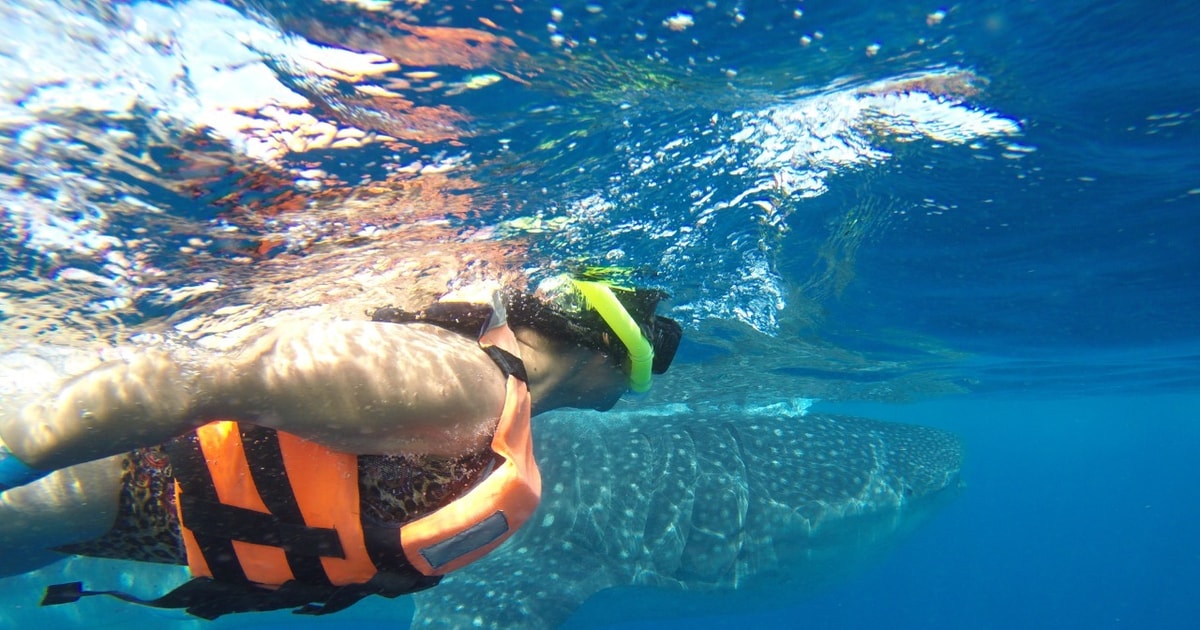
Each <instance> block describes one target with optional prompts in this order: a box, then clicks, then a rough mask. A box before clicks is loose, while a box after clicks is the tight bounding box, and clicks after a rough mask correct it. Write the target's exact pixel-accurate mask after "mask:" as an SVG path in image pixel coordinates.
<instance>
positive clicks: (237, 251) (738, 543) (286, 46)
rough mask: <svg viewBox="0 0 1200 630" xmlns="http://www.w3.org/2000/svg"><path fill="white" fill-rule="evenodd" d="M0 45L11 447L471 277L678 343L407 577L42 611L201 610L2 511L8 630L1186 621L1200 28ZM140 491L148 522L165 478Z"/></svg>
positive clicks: (736, 27) (262, 33)
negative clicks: (571, 286)
mask: <svg viewBox="0 0 1200 630" xmlns="http://www.w3.org/2000/svg"><path fill="white" fill-rule="evenodd" d="M0 20H2V23H3V25H4V32H5V33H6V37H5V40H4V42H3V43H2V44H0V396H3V399H4V400H3V402H2V403H0V429H3V428H6V427H7V426H8V425H7V424H6V423H8V422H10V421H11V420H12V418H13V417H14V414H16V413H17V412H16V411H14V410H16V409H20V408H22V407H23V405H25V404H26V403H27V402H28V401H31V400H35V399H37V397H39V396H44V395H48V392H53V391H54V390H55V388H57V387H59V386H60V384H62V383H63V382H70V381H66V380H65V379H70V378H80V376H79V375H81V374H86V373H88V371H89V370H91V369H92V368H94V367H96V366H97V365H100V364H102V363H104V362H107V361H118V362H119V361H125V360H127V359H128V357H130V356H132V355H133V354H136V353H138V352H143V351H145V352H151V351H155V350H159V349H163V348H168V349H170V348H181V347H187V348H197V349H202V350H203V351H204V352H211V353H214V355H218V356H219V355H220V354H221V353H225V352H229V351H230V350H231V349H232V348H235V347H237V345H238V344H240V343H242V342H244V341H245V340H246V339H248V338H251V337H253V336H254V335H259V334H264V331H272V330H278V329H280V328H281V327H283V326H285V325H286V324H287V322H289V321H292V320H293V319H294V318H298V317H301V318H307V319H311V320H315V321H325V322H338V321H363V320H370V319H371V318H372V315H371V314H372V313H375V312H376V309H379V308H381V307H392V306H395V307H402V308H408V309H420V308H424V307H425V306H427V305H429V304H431V303H433V302H435V301H436V300H438V299H439V298H442V297H443V296H445V295H446V294H448V293H454V292H456V291H468V290H470V289H471V287H475V286H478V285H480V284H488V285H489V286H490V285H502V286H505V287H510V288H513V289H515V290H520V291H530V292H532V291H534V290H535V289H536V288H537V287H539V286H544V285H545V283H546V282H547V281H548V280H552V279H554V278H558V277H561V276H562V275H563V274H572V275H575V276H586V277H589V278H597V279H601V280H603V282H605V283H608V284H612V285H614V286H617V287H643V288H648V289H655V290H658V291H661V292H662V293H663V294H664V295H665V296H666V297H663V298H662V301H661V302H660V303H659V304H658V314H659V315H662V316H666V317H669V318H671V319H673V320H675V321H677V322H679V324H680V325H681V326H682V329H683V337H682V341H680V342H679V345H678V349H677V351H676V352H675V355H674V362H673V363H672V364H671V367H670V369H669V370H668V371H666V373H662V374H658V373H656V374H655V375H654V377H653V386H652V387H651V388H650V389H649V391H647V392H644V393H634V392H632V391H631V392H629V393H626V394H624V395H623V396H622V397H621V400H620V402H618V403H617V404H616V406H615V407H614V408H613V409H611V410H609V411H604V412H600V411H592V410H582V411H581V410H575V409H559V410H554V411H549V412H547V413H544V414H538V415H536V416H535V417H534V418H533V419H532V444H533V451H534V453H535V454H536V461H537V466H538V468H539V469H540V477H541V500H540V504H539V505H538V507H537V511H536V512H534V513H533V514H532V516H531V517H530V518H529V520H528V521H527V522H526V523H525V524H524V525H523V526H522V527H520V529H518V530H517V531H516V533H515V534H513V535H512V537H511V538H509V539H508V540H506V541H505V542H504V543H503V544H501V545H500V546H499V547H498V548H496V549H494V550H493V551H491V552H490V553H487V554H486V555H485V556H483V557H482V558H481V559H478V560H476V561H474V562H472V563H470V564H469V565H467V566H466V567H465V568H461V569H458V570H455V571H453V572H450V573H449V574H448V575H447V576H446V577H445V578H444V579H442V581H441V582H440V583H439V584H437V585H436V586H433V587H432V588H428V589H426V590H419V591H417V592H414V593H412V594H404V595H400V596H398V597H394V598H393V597H381V596H375V595H373V596H368V597H365V598H364V599H362V601H359V602H357V603H355V604H354V605H352V606H348V607H347V608H346V609H345V610H340V611H338V612H336V613H334V614H328V615H313V614H301V615H297V614H293V612H292V611H291V610H289V609H287V608H285V609H283V610H276V611H269V612H243V613H237V614H226V615H223V616H220V617H219V618H217V619H214V620H206V619H202V618H199V617H197V616H196V615H189V614H188V613H187V612H185V611H184V610H180V609H178V608H153V607H147V606H142V605H138V604H137V603H131V602H127V601H121V599H120V598H119V597H108V596H96V597H83V598H82V599H81V600H80V601H78V602H68V603H62V604H60V605H50V606H42V605H41V602H42V599H43V595H44V594H45V593H46V591H47V588H48V587H53V586H55V585H61V584H69V583H74V582H81V583H82V584H83V586H82V588H84V589H86V590H88V591H112V592H114V593H117V594H119V595H120V596H121V597H126V598H141V599H153V598H156V597H159V596H162V595H164V594H165V593H168V592H170V591H171V590H172V589H174V588H175V587H177V586H179V585H181V584H183V583H185V582H187V581H188V579H189V570H188V569H187V568H186V567H184V566H179V565H178V564H177V562H176V560H177V557H178V555H179V553H181V551H180V550H179V549H177V548H172V549H169V550H168V551H167V552H165V555H162V557H161V558H159V559H158V560H157V561H155V562H134V561H129V560H123V559H120V558H128V557H130V555H129V553H128V549H127V548H123V547H121V545H134V546H143V545H145V546H154V545H160V544H162V541H161V540H153V539H152V537H151V538H147V539H141V540H139V539H133V540H122V541H119V542H120V544H116V543H112V542H111V541H110V540H109V539H105V538H97V541H99V542H94V543H92V544H90V545H85V546H74V547H73V546H70V545H64V546H62V548H61V549H59V551H58V552H55V551H53V550H50V549H47V550H37V551H36V552H29V551H28V550H27V547H21V545H20V541H22V540H25V539H26V538H28V537H35V538H36V537H43V538H44V539H47V540H50V539H54V540H57V539H55V538H54V536H55V535H56V532H65V531H74V530H78V529H79V528H80V527H82V526H81V523H80V522H79V521H75V520H72V517H71V516H70V515H71V514H74V513H76V512H78V513H83V512H85V511H86V510H87V509H88V508H89V506H88V505H87V503H88V501H90V499H89V498H88V496H89V495H87V493H84V492H81V491H80V489H79V488H78V487H75V486H74V485H72V482H71V479H72V477H70V476H69V475H58V474H57V473H56V475H52V476H50V477H47V478H46V479H45V481H38V482H34V483H39V484H40V483H50V482H53V483H55V484H59V485H58V486H55V487H56V490H55V493H53V498H54V500H55V501H57V502H59V503H61V507H62V508H63V509H61V510H60V512H59V513H61V514H62V515H64V516H62V518H55V519H41V520H38V519H30V518H26V517H25V516H24V515H25V514H26V512H22V509H23V507H22V506H23V505H24V501H25V494H22V492H23V491H24V488H17V489H14V490H9V491H7V492H5V493H4V495H3V496H2V497H0V518H4V519H8V522H7V523H4V522H0V550H2V551H3V552H4V553H5V555H6V556H7V557H6V558H0V575H2V576H4V577H0V628H29V627H36V626H37V625H41V626H44V627H48V628H50V627H53V628H58V627H64V628H128V627H135V626H137V625H142V624H144V625H148V626H153V627H155V628H172V629H173V628H189V629H190V628H213V629H214V630H215V629H224V628H285V627H286V628H340V627H347V628H350V627H353V628H405V627H413V628H559V627H562V628H622V629H634V628H638V629H646V628H689V629H695V628H742V627H747V626H749V625H754V624H757V625H761V626H765V627H811V628H875V627H887V628H921V629H923V630H928V629H950V628H972V629H986V628H997V629H999V628H1055V629H1066V628H1080V629H1085V628H1086V629H1102V628H1110V629H1131V628H1138V629H1141V628H1147V629H1150V628H1153V629H1173V628H1180V629H1183V628H1194V627H1197V626H1198V624H1200V597H1198V595H1200V537H1198V536H1197V535H1196V532H1197V525H1196V524H1197V522H1200V499H1198V493H1197V490H1196V482H1197V480H1198V479H1200V459H1198V458H1197V453H1198V452H1200V317H1198V312H1200V73H1197V72H1196V70H1195V69H1196V68H1200V46H1197V44H1198V43H1200V40H1197V35H1196V33H1198V32H1200V5H1196V4H1195V3H1190V2H1173V1H1165V2H1153V3H1151V2H1102V1H1085V0H1047V1H1045V2H1031V1H1015V0H1014V1H1002V0H984V1H981V2H968V3H958V4H938V3H937V2H918V1H912V0H897V1H894V2H869V1H865V0H849V1H833V0H804V1H790V2H780V1H767V0H761V1H757V0H743V1H736V0H706V1H689V2H661V1H659V2H637V1H626V2H621V1H606V0H591V1H573V0H563V1H554V2H550V1H540V0H539V1H533V2H523V1H519V0H492V1H490V2H469V1H468V2H453V1H445V2H436V1H434V2H431V1H429V0H393V1H388V0H298V1H290V2H289V1H283V0H278V1H276V0H257V1H255V0H247V1H244V2H243V1H233V0H230V1H227V2H218V1H215V0H179V1H166V0H163V1H152V0H141V1H132V2H130V1H122V2H99V1H84V0H77V1H71V0H59V1H55V2H47V1H42V0H5V1H4V2H3V3H2V4H0ZM650 310H651V311H653V306H652V307H651V309H650ZM601 314H602V315H603V314H604V313H601ZM606 321H607V318H606ZM643 340H644V338H643ZM622 341H623V342H624V343H625V345H626V346H628V345H629V343H628V342H626V341H625V338H624V337H622ZM631 361H632V359H631ZM394 366H395V367H394V369H396V370H397V371H403V370H406V369H409V370H415V369H420V368H418V367H416V366H413V365H411V364H406V363H405V361H404V358H403V357H397V358H396V360H395V363H394ZM385 369H393V368H391V367H388V368H385ZM506 400H507V399H506ZM506 405H507V402H506ZM5 448H7V447H5ZM139 457H142V459H141V460H139V461H140V462H141V463H140V464H139V465H138V466H133V465H130V467H127V468H126V469H125V473H123V474H124V475H125V476H124V477H122V483H123V484H124V486H123V487H124V488H126V489H127V492H128V493H129V494H130V496H135V497H136V496H139V494H138V493H139V492H143V493H144V492H150V490H147V488H150V489H153V488H157V487H158V486H156V485H155V484H159V483H160V480H157V479H156V478H155V477H153V476H152V475H151V476H147V477H146V478H142V477H141V476H139V471H143V470H145V469H146V467H148V466H149V467H153V466H161V465H163V462H164V461H165V460H163V459H161V457H159V456H158V455H156V454H155V453H154V452H149V453H144V454H142V455H140V456H139ZM172 459H173V458H172ZM175 463H176V464H178V462H175ZM170 464H171V462H167V463H166V464H165V465H167V466H170ZM85 465H86V464H85ZM139 466H141V467H139ZM489 470H490V469H489ZM59 479H65V480H66V481H63V482H61V483H60V482H59V481H58V480H59ZM164 487H166V486H164ZM159 489H160V490H161V488H159ZM165 491H166V492H171V491H170V490H165ZM171 496H172V497H174V496H175V495H174V494H173V493H172V494H171ZM80 497H83V498H80ZM123 497H124V495H123ZM172 500H173V499H172ZM122 501H125V499H124V498H123V499H122ZM122 505H124V503H122ZM109 518H110V519H112V518H117V516H115V515H112V516H110V517H109ZM121 518H125V516H122V517H121ZM175 527H176V529H178V525H177V524H176V525H175ZM102 533H103V530H101V531H97V532H96V534H97V536H99V535H100V534H102ZM23 536H24V537H26V538H22V537H23ZM56 544H57V543H56ZM171 544H175V543H171ZM168 546H170V545H168ZM176 547H178V545H176ZM14 549H15V550H18V551H14ZM43 551H44V557H43V556H41V555H39V554H42V553H43ZM189 551H190V549H189ZM9 554H12V555H9ZM91 556H108V557H91ZM173 559H174V560H173ZM376 595H378V594H376ZM307 612H310V613H311V612H313V611H312V610H311V609H310V610H307Z"/></svg>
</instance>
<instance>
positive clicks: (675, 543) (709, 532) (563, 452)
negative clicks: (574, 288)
mask: <svg viewBox="0 0 1200 630" xmlns="http://www.w3.org/2000/svg"><path fill="white" fill-rule="evenodd" d="M535 424H536V425H537V441H536V444H537V451H538V452H537V455H538V461H539V464H540V466H541V470H542V477H543V496H542V504H541V507H540V508H539V510H538V512H537V513H536V514H535V515H534V517H533V518H532V519H530V521H529V523H527V524H526V525H525V527H524V528H523V529H522V530H521V531H520V532H518V533H517V534H516V535H514V536H513V538H512V539H511V540H509V541H508V542H507V543H506V544H505V545H504V546H502V547H501V548H500V549H498V550H496V551H495V552H494V553H492V554H491V555H490V556H488V557H486V558H484V559H483V560H481V561H479V562H477V563H475V564H473V565H471V566H470V567H467V568H466V569H464V570H462V571H460V572H458V573H455V574H453V575H451V576H450V577H448V578H447V579H446V580H444V581H443V582H442V584H441V585H439V586H438V587H436V588H434V589H431V590H429V591H425V592H422V593H418V594H416V595H415V596H414V598H415V600H416V604H417V610H416V614H415V616H414V619H413V627H416V628H444V627H450V628H472V627H476V628H477V627H483V628H513V627H520V628H552V627H557V626H558V625H560V624H562V623H563V622H564V621H565V620H567V619H568V618H569V617H570V616H571V614H572V612H573V611H574V610H575V609H576V608H577V607H579V606H580V605H581V604H582V603H583V602H584V601H585V600H587V599H588V598H589V597H591V596H592V595H593V594H595V593H597V592H599V591H601V590H603V589H605V588H609V587H614V586H627V585H634V586H640V585H651V586H659V587H668V588H674V589H683V590H692V591H710V590H718V589H736V588H739V587H742V586H745V585H746V584H748V583H749V582H750V581H752V580H753V578H754V577H755V576H756V575H761V574H764V573H766V572H772V574H773V575H776V576H777V575H778V574H785V575H791V576H792V578H791V579H794V580H795V582H796V585H798V586H803V585H804V584H805V583H813V584H815V583H817V582H819V581H820V580H821V578H822V575H821V574H823V573H832V572H834V571H835V570H836V569H837V568H838V567H839V565H841V564H846V563H848V562H849V559H850V558H851V557H852V556H854V555H856V554H858V555H861V554H862V552H864V551H870V550H871V548H878V547H880V546H882V545H883V544H885V543H886V542H888V541H890V540H891V539H894V538H896V536H897V534H899V533H902V532H903V531H904V529H905V528H906V527H907V526H911V525H912V522H913V521H915V520H917V519H915V518H904V517H906V516H914V517H915V516H916V515H918V514H920V513H922V511H921V510H920V509H919V506H920V505H922V504H924V503H928V502H929V501H926V500H927V499H930V498H932V497H934V496H936V495H940V494H946V493H943V492H942V491H943V490H945V489H947V488H953V487H957V486H958V484H959V481H958V473H959V467H960V465H961V461H962V449H961V446H960V444H959V442H958V439H957V438H956V437H955V436H953V435H951V434H949V433H946V432H944V431H940V430H937V429H930V428H925V427H919V426H912V425H902V424H889V423H883V422H876V421H872V420H865V419H860V418H849V417H840V416H827V415H805V416H794V415H790V416H789V415H782V414H776V415H772V414H768V413H756V414H747V413H745V412H737V413H733V412H716V413H701V412H694V413H688V414H683V415H672V416H662V415H649V414H645V415H627V416H622V417H619V418H618V419H616V420H615V421H614V420H613V419H611V418H610V417H608V416H596V415H591V414H572V415H549V416H544V417H541V418H539V419H537V420H536V421H535ZM797 576H799V579H796V578H797ZM773 579H778V578H777V577H776V578H773Z"/></svg>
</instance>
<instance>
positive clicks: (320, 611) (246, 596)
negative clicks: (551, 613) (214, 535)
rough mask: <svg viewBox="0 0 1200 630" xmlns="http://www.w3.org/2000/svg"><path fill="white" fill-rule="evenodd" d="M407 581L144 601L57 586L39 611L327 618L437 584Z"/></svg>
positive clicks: (77, 585) (207, 589)
mask: <svg viewBox="0 0 1200 630" xmlns="http://www.w3.org/2000/svg"><path fill="white" fill-rule="evenodd" d="M419 578H420V579H416V580H410V579H408V578H406V576H402V575H398V574H395V573H377V574H376V575H375V576H374V577H372V578H371V579H370V580H369V581H367V582H366V583H364V584H349V585H346V586H316V585H312V584H303V583H301V582H297V581H295V580H293V581H290V582H288V583H286V584H284V585H282V586H280V587H279V588H277V589H275V590H271V589H268V588H264V587H262V586H257V585H255V584H251V583H249V582H226V581H223V580H214V579H212V578H205V577H201V578H193V579H192V580H189V581H187V582H184V583H183V584H182V585H181V586H178V587H176V588H175V589H174V590H172V591H171V592H169V593H167V594H166V595H163V596H162V597H158V598H155V599H142V598H140V597H134V596H133V595H130V594H128V593H123V592H121V591H86V590H84V589H83V583H82V582H69V583H66V584H55V585H54V586H51V587H49V588H47V589H46V595H45V596H44V597H43V598H42V604H41V605H42V606H54V605H57V604H69V603H72V602H77V601H79V600H80V599H81V598H83V597H89V596H96V595H105V596H108V597H113V598H116V599H119V600H121V601H125V602H129V603H132V604H140V605H142V606H150V607H152V608H182V609H184V610H186V611H187V613H188V614H190V615H193V616H196V617H199V618H201V619H208V620H212V619H216V618H217V617H220V616H221V615H225V614H228V613H239V612H264V611H268V610H280V609H284V608H291V609H292V612H293V613H295V614H298V615H328V614H330V613H335V612H338V611H340V610H345V609H346V608H349V607H350V606H352V605H354V604H356V603H357V602H358V601H359V600H361V599H363V598H364V597H369V596H371V595H379V596H381V597H386V598H388V599H393V598H395V597H399V596H400V595H406V594H408V593H415V592H417V591H421V590H424V589H427V588H430V587H432V586H434V585H436V584H437V583H438V581H439V580H440V578H429V577H426V576H419Z"/></svg>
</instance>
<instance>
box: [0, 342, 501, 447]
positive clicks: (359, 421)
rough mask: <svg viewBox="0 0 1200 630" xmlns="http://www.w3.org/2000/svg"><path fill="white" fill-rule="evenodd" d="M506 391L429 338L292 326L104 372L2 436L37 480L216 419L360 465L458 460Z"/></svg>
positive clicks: (69, 388)
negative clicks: (393, 458) (238, 343)
mask: <svg viewBox="0 0 1200 630" xmlns="http://www.w3.org/2000/svg"><path fill="white" fill-rule="evenodd" d="M503 382H504V380H503V377H502V376H501V375H500V372H499V370H497V369H496V367H495V365H494V364H492V363H491V362H490V360H488V359H487V356H486V355H485V354H484V353H482V352H480V351H479V349H478V346H477V345H476V344H475V343H474V342H473V341H471V340H469V339H466V338H464V337H461V336H459V335H454V334H452V333H449V332H447V331H444V330H441V329H437V328H435V327H432V326H428V325H396V324H382V323H375V322H319V323H312V322H292V323H288V324H284V325H281V326H279V327H277V328H275V329H274V330H273V331H271V332H270V333H268V334H267V335H264V336H263V338H261V339H259V340H257V341H255V342H253V343H251V344H250V345H249V347H247V348H246V349H244V350H243V351H241V352H238V353H236V354H234V355H233V356H231V357H224V356H222V357H212V358H210V359H208V360H206V361H203V362H197V363H196V365H194V366H193V365H191V364H190V362H189V365H188V367H187V368H186V369H185V367H184V366H183V365H182V364H181V361H180V360H178V359H177V358H176V357H175V356H173V355H171V354H168V353H166V352H161V351H149V352H145V353H143V354H140V355H138V356H136V357H134V358H132V359H129V360H125V361H120V362H112V363H107V364H104V365H101V366H100V367H98V368H96V369H94V370H92V371H90V372H87V373H85V374H83V375H81V376H79V377H77V378H75V379H73V380H71V381H69V382H68V383H67V384H66V385H65V386H64V387H63V388H61V389H60V390H59V391H58V392H57V393H55V394H53V395H51V396H49V397H47V398H44V399H42V400H41V401H38V402H35V403H33V404H31V405H28V406H26V407H25V408H24V409H22V410H21V411H20V412H19V413H17V414H6V417H5V418H4V420H3V421H0V436H2V437H3V439H4V441H5V442H6V443H7V445H8V447H9V448H10V449H11V450H12V451H13V453H15V454H16V455H17V457H18V458H19V459H21V461H23V462H25V463H27V464H29V465H30V466H32V467H34V468H37V469H42V470H53V469H57V468H61V467H64V466H69V465H73V464H77V463H80V462H84V461H90V460H93V459H97V458H100V457H106V456H109V455H113V454H117V453H122V452H125V451H128V450H130V449H133V448H137V447H142V446H151V445H154V444H158V443H161V442H164V441H166V440H168V439H170V438H172V437H175V436H177V435H181V434H183V433H186V432H187V431H189V430H191V429H193V428H195V427H197V426H200V425H202V424H205V423H207V422H210V421H213V420H220V419H234V420H242V421H247V422H253V423H255V424H261V425H263V426H269V427H272V428H276V429H280V430H284V431H288V432H291V433H295V434H297V435H299V436H301V437H305V438H308V439H311V440H314V441H317V442H320V443H322V444H325V445H326V446H329V447H331V448H335V449H338V450H343V451H346V452H352V453H359V454H381V453H430V454H440V455H454V454H460V453H462V452H465V451H466V450H468V449H474V448H478V447H480V446H481V445H483V444H486V441H487V434H488V431H489V430H490V428H491V427H492V426H493V425H494V422H495V419H496V417H497V416H498V413H499V409H500V406H501V404H502V402H503V397H504V387H503Z"/></svg>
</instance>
